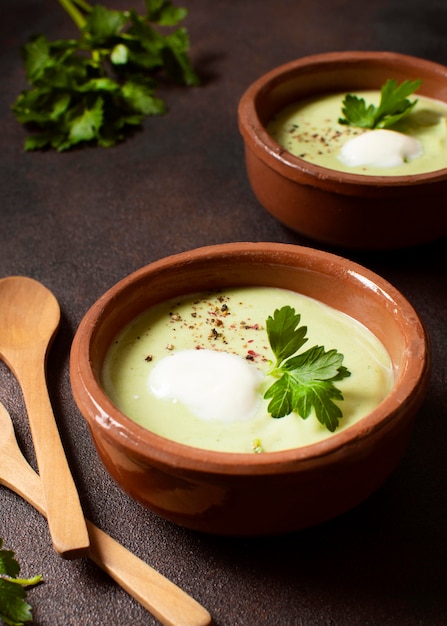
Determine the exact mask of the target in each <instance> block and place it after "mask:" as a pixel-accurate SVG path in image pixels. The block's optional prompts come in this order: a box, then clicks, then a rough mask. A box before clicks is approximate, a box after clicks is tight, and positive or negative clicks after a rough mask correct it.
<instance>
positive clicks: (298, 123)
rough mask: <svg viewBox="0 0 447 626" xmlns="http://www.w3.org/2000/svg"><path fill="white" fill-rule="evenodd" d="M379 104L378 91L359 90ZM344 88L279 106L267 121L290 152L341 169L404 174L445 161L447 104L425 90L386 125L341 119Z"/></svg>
mask: <svg viewBox="0 0 447 626" xmlns="http://www.w3.org/2000/svg"><path fill="white" fill-rule="evenodd" d="M358 96H359V97H361V98H363V99H364V100H365V102H366V103H368V105H369V104H370V103H371V104H372V105H374V106H377V105H378V103H379V101H380V92H379V91H364V92H360V93H359V94H358ZM344 97H345V94H340V93H339V94H330V95H326V96H323V97H318V98H313V99H309V100H303V101H301V102H297V103H296V104H293V105H290V106H288V107H287V108H285V109H284V110H282V111H280V112H279V113H278V114H277V115H276V116H275V118H274V119H272V120H271V121H270V123H269V124H268V126H267V130H268V132H269V134H270V135H271V136H272V137H273V138H274V139H275V140H276V141H277V142H278V143H279V144H280V145H281V146H282V147H283V148H285V149H286V150H287V151H288V152H290V153H291V154H293V155H295V156H299V157H301V158H302V159H304V160H306V161H309V162H311V163H314V164H316V165H320V166H322V167H326V168H329V169H332V170H338V171H343V172H350V173H357V174H366V175H372V176H407V175H412V174H421V173H424V172H431V171H435V170H439V169H443V168H445V167H447V104H446V103H444V102H441V101H439V100H434V99H431V98H427V97H424V96H419V95H417V96H416V97H415V100H416V104H415V105H414V107H412V108H411V111H410V112H409V113H408V114H407V115H405V117H403V118H402V119H400V120H399V121H397V122H396V123H395V124H394V125H393V126H392V127H389V128H375V129H373V130H371V129H366V128H360V127H358V126H351V125H346V124H342V123H340V121H339V120H340V116H341V111H342V103H343V98H344Z"/></svg>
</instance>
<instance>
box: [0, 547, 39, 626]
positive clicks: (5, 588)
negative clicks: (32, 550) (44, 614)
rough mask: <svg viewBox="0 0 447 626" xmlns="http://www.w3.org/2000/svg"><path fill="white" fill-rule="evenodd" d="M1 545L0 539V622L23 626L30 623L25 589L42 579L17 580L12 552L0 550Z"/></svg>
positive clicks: (9, 625) (16, 569)
mask: <svg viewBox="0 0 447 626" xmlns="http://www.w3.org/2000/svg"><path fill="white" fill-rule="evenodd" d="M2 545H3V541H2V539H0V620H1V621H3V622H4V623H5V624H7V625H8V626H23V624H24V623H25V622H31V621H32V614H31V607H30V605H29V604H28V603H27V602H26V589H25V588H26V587H29V586H32V585H36V584H37V583H39V582H40V581H41V580H42V577H41V576H34V577H33V578H26V579H25V578H17V576H18V574H19V572H20V565H19V564H18V563H17V561H16V560H15V559H14V552H11V551H10V550H4V549H1V548H2Z"/></svg>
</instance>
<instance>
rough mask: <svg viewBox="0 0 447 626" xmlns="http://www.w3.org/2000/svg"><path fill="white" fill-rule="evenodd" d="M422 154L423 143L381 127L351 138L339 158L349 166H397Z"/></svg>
mask: <svg viewBox="0 0 447 626" xmlns="http://www.w3.org/2000/svg"><path fill="white" fill-rule="evenodd" d="M421 154H422V146H421V143H420V142H419V141H418V140H417V139H415V138H414V137H410V136H409V135H404V134H403V133H399V132H397V131H395V130H387V129H385V128H379V129H374V130H369V131H366V132H364V133H362V134H361V135H357V136H356V137H354V138H352V139H349V141H347V142H346V143H345V144H344V145H343V147H342V148H341V150H340V154H339V159H340V161H342V163H344V164H345V165H347V166H349V167H358V166H365V165H369V166H374V167H396V166H398V165H402V164H403V163H405V162H407V161H408V160H411V159H415V158H417V157H419V156H421Z"/></svg>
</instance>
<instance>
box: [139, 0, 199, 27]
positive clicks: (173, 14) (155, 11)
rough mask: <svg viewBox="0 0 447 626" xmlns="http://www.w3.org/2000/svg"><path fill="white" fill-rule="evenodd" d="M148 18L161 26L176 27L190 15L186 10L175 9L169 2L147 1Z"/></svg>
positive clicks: (163, 0) (164, 0)
mask: <svg viewBox="0 0 447 626" xmlns="http://www.w3.org/2000/svg"><path fill="white" fill-rule="evenodd" d="M145 4H146V10H147V17H148V19H149V20H150V21H151V22H155V23H157V24H159V25H160V26H175V25H176V24H178V23H179V22H181V21H182V20H183V19H185V17H186V16H187V14H188V11H187V10H186V9H183V8H181V7H175V6H174V5H173V4H172V2H170V1H169V0H145Z"/></svg>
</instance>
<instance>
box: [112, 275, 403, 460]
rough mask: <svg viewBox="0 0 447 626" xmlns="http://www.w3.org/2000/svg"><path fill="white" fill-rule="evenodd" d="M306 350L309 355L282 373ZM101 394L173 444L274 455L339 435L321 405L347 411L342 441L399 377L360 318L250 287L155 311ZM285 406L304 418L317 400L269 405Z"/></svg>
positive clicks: (125, 338) (120, 342) (126, 333)
mask: <svg viewBox="0 0 447 626" xmlns="http://www.w3.org/2000/svg"><path fill="white" fill-rule="evenodd" d="M295 311H296V316H295V318H294V317H293V316H292V312H295ZM286 314H287V316H285V315H286ZM269 317H270V322H269V323H268V318H269ZM298 319H299V326H300V328H299V329H298V330H297V329H295V326H296V324H295V322H296V321H297V320H298ZM291 321H292V322H293V323H292V324H291V323H290V322H291ZM269 324H270V326H269ZM267 330H269V333H270V334H268V332H267ZM297 341H298V344H297V345H299V346H300V349H299V351H298V354H301V355H302V356H298V357H296V358H295V357H294V356H292V357H291V358H290V359H289V361H288V362H287V363H286V364H285V365H284V363H285V361H284V360H283V362H282V365H281V366H278V363H279V361H281V358H282V356H281V355H284V354H286V353H287V356H290V354H289V353H290V350H289V348H290V346H291V345H294V342H297ZM270 342H271V343H270ZM301 344H305V345H303V347H301ZM292 351H293V350H292ZM306 351H307V352H306ZM278 354H280V359H279V360H278ZM341 361H343V365H341ZM337 367H338V369H336V368H337ZM334 368H335V369H334ZM286 370H287V371H286ZM284 372H285V375H284ZM334 374H335V375H334ZM281 376H282V379H281V381H280V380H279V379H280V377H281ZM331 376H332V378H330V377H331ZM287 381H289V382H290V384H287V385H286V389H284V386H285V382H287ZM275 382H276V386H275V387H272V384H273V383H275ZM102 384H103V387H104V389H105V391H106V393H107V394H108V395H109V397H110V398H111V400H112V401H113V402H114V403H115V404H116V406H118V407H119V408H120V410H121V411H123V412H124V413H125V414H126V415H127V416H129V417H130V418H131V419H132V420H134V421H135V422H137V423H138V424H140V425H142V426H144V427H145V428H148V429H149V430H151V431H153V432H154V433H157V434H159V435H161V436H163V437H166V438H168V439H173V440H175V441H178V442H181V443H184V444H186V445H190V446H195V447H199V448H205V449H212V450H219V451H225V452H241V453H242V452H269V451H276V450H283V449H288V448H295V447H299V446H306V445H308V444H311V443H314V442H317V441H320V440H323V439H325V438H327V437H330V436H331V434H332V432H331V430H330V429H329V427H328V426H327V425H325V424H324V423H322V422H321V420H320V419H317V418H316V413H315V407H316V409H317V412H318V409H320V414H322V415H323V417H324V418H326V417H327V416H329V417H330V416H331V415H336V414H337V411H338V412H339V419H338V418H336V419H335V422H336V426H337V427H336V428H335V427H333V428H332V431H335V432H339V431H341V430H343V429H346V428H349V426H351V425H352V424H354V423H355V422H357V421H358V420H360V419H361V418H362V417H364V416H365V415H366V414H368V413H370V412H371V411H372V410H373V409H374V408H375V407H376V406H377V405H378V404H379V403H380V402H381V401H382V400H383V399H384V398H385V396H386V395H387V394H388V393H389V391H390V390H391V387H392V385H393V373H392V367H391V362H390V357H389V355H388V353H387V351H386V350H385V348H384V346H383V345H382V344H381V343H380V342H379V341H378V339H377V338H376V337H375V336H374V335H373V334H372V333H371V332H370V331H369V330H368V329H367V328H365V327H364V326H363V325H361V324H360V323H358V322H357V321H355V320H354V319H352V318H351V317H349V316H347V315H345V314H344V313H341V312H339V311H337V310H335V309H333V308H331V307H329V306H327V305H325V304H323V303H321V302H318V301H317V300H314V299H312V298H309V297H306V296H303V295H300V294H298V293H295V292H292V291H288V290H285V289H278V288H270V287H249V288H235V289H225V290H223V291H218V292H212V293H198V294H193V295H188V296H183V297H180V298H176V299H173V300H170V301H167V302H163V303H161V304H158V305H156V306H153V307H151V308H150V309H148V310H147V311H146V312H144V313H143V314H142V315H140V316H139V317H137V318H136V319H135V320H134V321H133V322H132V323H130V324H129V325H128V326H127V327H126V328H125V329H124V330H123V331H122V332H121V333H120V335H119V336H118V337H117V338H116V340H115V342H114V343H113V345H112V346H111V348H110V349H109V352H108V354H107V355H106V359H105V363H104V368H103V378H102ZM335 386H336V387H337V389H338V392H337V391H335V390H334V388H335ZM269 388H271V391H270V392H269V393H270V396H269V397H267V398H266V397H264V396H265V394H266V391H267V389H269ZM289 392H290V393H289ZM287 393H289V396H287ZM267 395H269V394H267ZM285 397H288V398H291V399H292V400H293V401H295V399H297V398H298V401H299V406H300V407H305V408H306V407H309V406H310V404H312V402H313V406H312V407H311V410H310V411H309V415H308V416H306V418H305V419H303V417H302V416H300V414H299V412H297V411H295V410H293V411H292V412H290V413H288V414H285V415H284V416H283V417H273V415H272V413H271V411H270V410H269V407H270V406H272V405H273V404H274V405H275V412H276V413H277V412H278V411H279V410H281V409H283V408H284V403H283V399H284V398H285ZM320 401H326V405H325V406H326V407H327V410H326V408H323V409H321V406H320V404H319V403H320ZM278 407H280V408H279V409H278ZM285 410H286V412H287V407H286V409H285ZM301 412H303V411H302V410H301Z"/></svg>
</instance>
